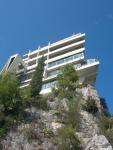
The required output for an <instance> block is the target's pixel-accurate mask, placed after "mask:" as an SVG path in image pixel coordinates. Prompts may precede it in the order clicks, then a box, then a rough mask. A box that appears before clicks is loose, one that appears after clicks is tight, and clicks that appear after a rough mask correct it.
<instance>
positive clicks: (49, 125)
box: [0, 86, 113, 150]
mask: <svg viewBox="0 0 113 150" xmlns="http://www.w3.org/2000/svg"><path fill="white" fill-rule="evenodd" d="M78 92H79V93H81V94H82V97H83V100H84V101H85V100H87V99H88V97H89V96H90V97H92V98H93V99H95V101H96V103H97V105H98V108H99V113H98V114H97V115H96V116H93V115H92V114H89V113H88V112H86V111H84V110H81V111H80V129H79V132H77V134H78V136H79V138H80V139H81V143H82V147H83V150H113V149H112V146H111V145H110V143H109V142H108V140H107V139H106V137H105V136H104V135H101V134H100V133H99V128H98V124H97V122H98V118H99V116H100V115H101V109H100V107H101V106H100V100H99V96H98V94H97V91H96V90H95V88H94V87H92V86H88V87H84V88H81V89H78ZM66 103H67V99H63V100H62V102H61V103H60V104H59V99H58V98H57V97H55V98H54V100H53V101H49V105H50V107H51V110H48V111H42V110H38V109H37V108H35V107H31V108H28V109H27V110H26V111H27V112H28V113H29V116H28V118H27V119H28V120H27V123H22V124H21V125H19V126H18V127H17V128H13V129H12V130H11V131H10V132H9V133H8V134H7V136H6V137H5V138H4V139H3V140H1V142H0V144H1V145H0V146H1V150H58V146H57V144H56V141H55V138H54V136H56V135H57V129H58V128H61V127H62V126H63V124H62V123H60V121H59V115H58V114H57V113H58V111H57V108H58V107H59V105H60V107H62V108H63V109H65V110H66V111H68V107H67V104H66ZM83 103H84V102H83ZM53 135H54V136H53Z"/></svg>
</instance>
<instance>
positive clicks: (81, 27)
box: [0, 0, 113, 113]
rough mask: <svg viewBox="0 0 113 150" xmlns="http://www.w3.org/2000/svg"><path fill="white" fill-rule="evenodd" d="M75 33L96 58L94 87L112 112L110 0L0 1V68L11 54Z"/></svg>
mask: <svg viewBox="0 0 113 150" xmlns="http://www.w3.org/2000/svg"><path fill="white" fill-rule="evenodd" d="M79 32H85V33H86V55H87V58H90V57H91V58H98V59H99V60H100V63H101V65H100V69H99V75H98V77H97V82H96V87H97V89H98V92H99V94H100V95H101V96H103V97H105V98H106V100H107V103H108V106H109V109H110V111H111V112H112V113H113V0H0V68H2V67H3V64H4V63H5V62H6V60H7V59H8V58H9V56H10V55H12V54H14V53H20V54H24V53H26V52H27V51H28V50H34V49H37V48H38V46H39V45H40V46H44V45H46V44H48V42H49V41H50V42H54V41H57V40H59V39H62V38H65V37H67V36H70V35H72V34H73V33H79Z"/></svg>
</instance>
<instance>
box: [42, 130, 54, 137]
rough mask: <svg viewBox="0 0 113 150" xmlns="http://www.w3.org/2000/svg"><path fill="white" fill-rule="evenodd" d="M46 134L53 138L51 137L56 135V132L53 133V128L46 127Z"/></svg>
mask: <svg viewBox="0 0 113 150" xmlns="http://www.w3.org/2000/svg"><path fill="white" fill-rule="evenodd" d="M44 134H45V136H46V137H48V138H51V137H53V136H54V133H53V131H52V129H50V128H46V129H44Z"/></svg>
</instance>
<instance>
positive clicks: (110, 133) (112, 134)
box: [105, 129, 113, 147]
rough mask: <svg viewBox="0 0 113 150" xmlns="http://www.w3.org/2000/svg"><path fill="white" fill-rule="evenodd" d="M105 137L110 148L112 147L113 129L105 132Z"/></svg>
mask: <svg viewBox="0 0 113 150" xmlns="http://www.w3.org/2000/svg"><path fill="white" fill-rule="evenodd" d="M105 136H106V138H107V139H108V141H109V142H110V144H111V145H112V147H113V129H111V130H107V131H106V132H105Z"/></svg>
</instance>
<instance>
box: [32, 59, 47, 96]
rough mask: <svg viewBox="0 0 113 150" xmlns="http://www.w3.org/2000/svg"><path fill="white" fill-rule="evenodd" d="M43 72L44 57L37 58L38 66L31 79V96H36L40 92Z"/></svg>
mask: <svg viewBox="0 0 113 150" xmlns="http://www.w3.org/2000/svg"><path fill="white" fill-rule="evenodd" d="M43 72H44V58H43V57H42V58H40V59H39V60H38V66H37V68H36V71H35V73H34V76H33V78H32V81H31V84H30V86H31V96H32V97H36V96H38V95H39V94H40V91H41V88H42V79H43Z"/></svg>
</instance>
